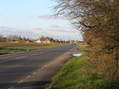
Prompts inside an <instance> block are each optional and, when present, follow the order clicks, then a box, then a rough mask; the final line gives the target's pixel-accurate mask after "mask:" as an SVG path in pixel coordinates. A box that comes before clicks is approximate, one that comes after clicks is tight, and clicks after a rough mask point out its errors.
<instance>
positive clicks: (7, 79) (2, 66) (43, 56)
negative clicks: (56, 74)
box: [0, 45, 74, 89]
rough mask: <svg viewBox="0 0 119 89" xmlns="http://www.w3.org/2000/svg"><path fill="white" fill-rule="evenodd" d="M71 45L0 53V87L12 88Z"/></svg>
mask: <svg viewBox="0 0 119 89" xmlns="http://www.w3.org/2000/svg"><path fill="white" fill-rule="evenodd" d="M73 47H74V46H73V45H67V46H63V47H55V48H47V49H40V50H35V51H28V52H21V53H12V54H7V55H1V56H0V89H12V87H15V86H16V85H17V83H18V82H19V81H20V80H22V79H24V78H25V77H27V76H29V75H30V74H31V73H32V72H34V71H36V70H38V69H40V68H41V67H42V66H44V65H45V64H48V63H49V62H51V61H53V60H54V59H55V58H56V57H58V56H60V55H62V54H63V53H65V52H67V51H69V50H70V49H72V48H73Z"/></svg>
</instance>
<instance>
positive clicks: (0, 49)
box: [0, 42, 65, 54]
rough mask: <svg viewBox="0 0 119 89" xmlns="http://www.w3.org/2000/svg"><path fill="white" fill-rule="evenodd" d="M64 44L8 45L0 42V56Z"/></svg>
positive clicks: (8, 43)
mask: <svg viewBox="0 0 119 89" xmlns="http://www.w3.org/2000/svg"><path fill="white" fill-rule="evenodd" d="M63 45H65V44H58V43H55V44H36V43H10V42H0V54H7V53H9V52H18V51H27V50H35V49H40V48H50V47H56V46H63Z"/></svg>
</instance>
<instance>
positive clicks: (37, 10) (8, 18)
mask: <svg viewBox="0 0 119 89" xmlns="http://www.w3.org/2000/svg"><path fill="white" fill-rule="evenodd" d="M54 1H55V0H0V27H6V28H15V32H16V33H17V32H19V31H24V32H26V31H29V32H30V31H31V32H34V33H37V35H39V36H40V35H43V34H42V33H44V35H46V33H47V35H48V34H49V33H50V35H51V36H53V35H54V34H55V35H56V34H59V36H57V37H59V39H61V38H62V37H63V36H64V37H65V38H66V39H68V38H69V36H70V39H80V36H79V34H77V36H76V33H77V31H76V33H75V34H74V35H75V36H76V37H73V36H74V35H73V34H72V33H74V32H75V31H74V28H73V27H72V26H71V24H70V23H69V21H68V20H66V19H64V18H52V17H51V15H54V14H55V11H54V9H53V7H54V6H55V5H56V4H55V2H54ZM23 29H24V30H23ZM0 30H2V29H0ZM8 30H9V29H8ZM2 32H3V31H2ZM12 32H13V31H12ZM48 32H49V33H48ZM53 32H56V33H54V34H53ZM66 32H68V33H66ZM4 33H5V32H4ZM22 33H23V32H22ZM63 33H64V34H63ZM69 33H70V34H71V35H69ZM60 34H62V36H60Z"/></svg>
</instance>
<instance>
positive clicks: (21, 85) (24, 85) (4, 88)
mask: <svg viewBox="0 0 119 89" xmlns="http://www.w3.org/2000/svg"><path fill="white" fill-rule="evenodd" d="M48 83H50V81H34V82H24V83H0V89H7V88H10V87H14V88H27V87H43V86H45V85H46V84H48Z"/></svg>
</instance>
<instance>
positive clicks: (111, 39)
mask: <svg viewBox="0 0 119 89" xmlns="http://www.w3.org/2000/svg"><path fill="white" fill-rule="evenodd" d="M58 1H59V2H60V4H59V6H57V8H58V13H60V14H65V15H66V16H69V17H71V18H72V21H73V22H74V23H75V25H76V26H77V27H78V28H81V30H82V32H83V37H84V40H85V41H86V42H87V44H88V45H89V47H90V50H89V51H90V52H89V62H90V63H91V64H92V65H94V66H95V69H93V71H92V72H95V73H96V74H98V75H100V76H104V77H105V78H106V79H107V80H110V81H112V82H115V81H116V82H119V18H118V16H119V10H118V9H119V0H58Z"/></svg>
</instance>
